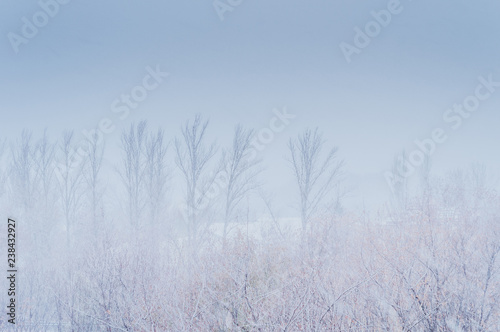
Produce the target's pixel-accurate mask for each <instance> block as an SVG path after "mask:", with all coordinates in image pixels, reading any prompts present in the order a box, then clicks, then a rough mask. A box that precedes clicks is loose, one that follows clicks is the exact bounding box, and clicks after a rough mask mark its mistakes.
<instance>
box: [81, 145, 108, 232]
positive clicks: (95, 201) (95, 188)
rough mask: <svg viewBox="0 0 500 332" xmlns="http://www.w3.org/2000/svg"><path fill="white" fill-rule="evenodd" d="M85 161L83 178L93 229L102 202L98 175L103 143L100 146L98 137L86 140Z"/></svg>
mask: <svg viewBox="0 0 500 332" xmlns="http://www.w3.org/2000/svg"><path fill="white" fill-rule="evenodd" d="M86 143H87V149H88V152H87V159H86V161H85V165H84V172H83V175H84V178H85V182H86V184H87V188H88V191H89V192H88V195H89V201H90V208H91V213H92V221H93V225H94V227H96V226H97V223H98V210H99V206H100V204H101V202H102V197H103V192H102V189H101V187H100V179H99V178H100V173H101V168H102V162H103V158H104V148H105V147H104V143H102V144H100V142H99V140H98V137H97V136H93V137H91V138H89V139H87V142H86Z"/></svg>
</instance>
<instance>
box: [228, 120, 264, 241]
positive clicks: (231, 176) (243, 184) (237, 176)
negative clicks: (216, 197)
mask: <svg viewBox="0 0 500 332" xmlns="http://www.w3.org/2000/svg"><path fill="white" fill-rule="evenodd" d="M253 135H254V131H253V130H249V129H244V128H243V127H242V126H241V125H238V126H236V128H235V129H234V136H233V144H232V146H231V148H229V149H225V150H224V151H223V156H222V165H223V172H224V176H225V178H226V181H227V183H226V186H225V192H224V200H225V204H224V231H223V240H224V243H225V242H226V237H227V231H228V225H229V223H230V221H231V219H232V217H233V214H234V212H235V209H236V207H237V206H238V204H239V203H240V202H241V200H242V199H243V198H245V197H246V196H247V194H248V193H249V192H250V191H251V190H252V189H255V188H256V187H257V186H258V183H257V181H256V177H257V175H258V174H259V173H260V171H261V170H260V169H258V168H257V167H256V166H257V165H258V164H259V162H260V160H258V159H256V158H255V157H253V158H252V157H251V153H250V152H251V139H252V137H253Z"/></svg>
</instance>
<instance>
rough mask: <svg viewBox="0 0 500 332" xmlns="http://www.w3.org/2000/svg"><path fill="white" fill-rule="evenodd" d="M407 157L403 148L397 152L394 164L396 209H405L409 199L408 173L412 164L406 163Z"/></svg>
mask: <svg viewBox="0 0 500 332" xmlns="http://www.w3.org/2000/svg"><path fill="white" fill-rule="evenodd" d="M406 159H407V154H406V152H405V151H404V150H403V151H402V152H400V153H398V154H396V156H395V157H394V161H393V164H392V174H396V176H395V179H394V182H393V183H392V199H393V204H394V208H395V209H397V210H403V211H404V210H405V209H406V207H407V204H408V199H409V189H408V176H409V175H408V174H410V173H409V169H408V167H410V166H408V165H407V164H406ZM426 168H427V165H426ZM426 168H424V170H426ZM424 172H425V171H424Z"/></svg>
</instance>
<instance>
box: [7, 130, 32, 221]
mask: <svg viewBox="0 0 500 332" xmlns="http://www.w3.org/2000/svg"><path fill="white" fill-rule="evenodd" d="M34 149H35V148H34V146H33V142H32V133H31V132H28V131H26V130H23V132H22V134H21V140H20V141H19V142H18V143H17V145H16V146H13V147H12V149H11V151H12V167H11V174H12V177H11V184H12V186H13V190H14V192H15V193H17V195H16V196H17V197H19V199H20V201H21V202H22V203H21V204H22V206H23V208H24V209H23V210H24V211H25V212H28V211H30V210H31V209H32V208H33V204H34V200H35V197H36V183H35V176H34V174H33V168H34V160H33V154H34Z"/></svg>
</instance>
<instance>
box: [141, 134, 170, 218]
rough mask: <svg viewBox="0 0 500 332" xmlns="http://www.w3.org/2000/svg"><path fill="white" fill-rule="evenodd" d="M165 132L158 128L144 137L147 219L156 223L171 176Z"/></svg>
mask: <svg viewBox="0 0 500 332" xmlns="http://www.w3.org/2000/svg"><path fill="white" fill-rule="evenodd" d="M164 136H165V132H164V131H163V130H162V129H158V131H157V132H156V134H155V133H151V134H150V135H149V136H148V137H147V139H146V146H145V153H146V156H145V157H146V163H145V168H146V169H145V187H146V188H145V190H146V193H147V197H148V205H149V219H150V222H151V224H152V225H154V224H156V223H157V221H158V218H159V215H160V213H161V212H162V210H163V207H164V205H165V195H166V191H167V183H168V181H169V179H170V178H171V174H170V170H169V168H168V165H167V160H166V154H167V149H168V143H166V142H165V138H164Z"/></svg>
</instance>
